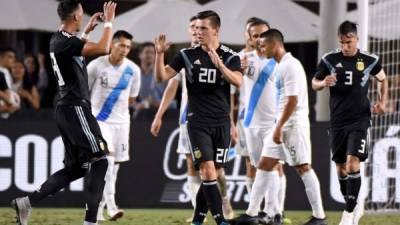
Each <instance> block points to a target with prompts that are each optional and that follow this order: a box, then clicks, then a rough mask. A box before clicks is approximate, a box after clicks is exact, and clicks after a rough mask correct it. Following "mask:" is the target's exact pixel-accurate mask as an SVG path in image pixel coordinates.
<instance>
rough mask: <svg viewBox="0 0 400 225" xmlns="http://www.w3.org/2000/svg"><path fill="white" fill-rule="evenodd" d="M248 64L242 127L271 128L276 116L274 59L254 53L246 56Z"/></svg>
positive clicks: (244, 84)
mask: <svg viewBox="0 0 400 225" xmlns="http://www.w3.org/2000/svg"><path fill="white" fill-rule="evenodd" d="M247 57H248V58H247V60H248V63H249V66H248V69H247V72H246V74H245V76H244V82H243V87H244V92H245V114H244V121H243V124H244V127H250V128H268V127H272V126H273V125H274V122H275V116H276V113H275V112H276V111H275V107H276V87H275V77H274V76H275V74H274V71H275V67H276V65H277V63H276V61H275V60H274V59H267V58H264V57H260V56H258V55H257V53H256V51H254V52H253V54H249V55H248V56H247Z"/></svg>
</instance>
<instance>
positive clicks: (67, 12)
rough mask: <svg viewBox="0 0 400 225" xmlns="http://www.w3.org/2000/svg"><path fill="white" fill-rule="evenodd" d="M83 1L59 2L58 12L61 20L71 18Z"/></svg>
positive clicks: (65, 0)
mask: <svg viewBox="0 0 400 225" xmlns="http://www.w3.org/2000/svg"><path fill="white" fill-rule="evenodd" d="M80 4H81V2H80V1H79V0H62V1H60V3H58V7H57V13H58V16H59V17H60V19H61V21H66V20H68V19H69V18H71V16H72V13H73V12H75V10H77V9H78V7H79V5H80Z"/></svg>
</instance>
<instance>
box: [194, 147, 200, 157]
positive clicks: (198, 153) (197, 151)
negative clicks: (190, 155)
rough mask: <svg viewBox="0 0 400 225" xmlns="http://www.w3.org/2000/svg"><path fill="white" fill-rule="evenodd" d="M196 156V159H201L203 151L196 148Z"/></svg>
mask: <svg viewBox="0 0 400 225" xmlns="http://www.w3.org/2000/svg"><path fill="white" fill-rule="evenodd" d="M194 157H195V158H196V159H200V158H201V151H200V150H199V149H196V150H195V151H194Z"/></svg>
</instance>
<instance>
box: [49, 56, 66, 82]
mask: <svg viewBox="0 0 400 225" xmlns="http://www.w3.org/2000/svg"><path fill="white" fill-rule="evenodd" d="M50 58H51V65H52V66H53V71H54V74H55V75H56V78H57V81H58V85H59V86H60V87H61V86H64V85H65V82H64V79H63V77H62V76H61V72H60V67H58V63H57V60H56V56H55V55H54V52H50Z"/></svg>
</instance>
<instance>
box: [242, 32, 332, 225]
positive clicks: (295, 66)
mask: <svg viewBox="0 0 400 225" xmlns="http://www.w3.org/2000/svg"><path fill="white" fill-rule="evenodd" d="M260 48H261V49H262V50H263V51H264V52H265V56H266V57H267V58H274V59H275V61H276V62H277V63H278V64H277V67H276V71H275V74H276V76H277V77H276V86H277V108H276V110H277V112H276V113H277V117H276V124H275V127H274V128H273V132H271V133H270V134H269V135H268V136H267V137H266V144H265V146H263V150H262V153H261V159H260V161H259V162H258V169H257V173H256V179H255V182H254V185H253V190H252V192H251V197H250V204H249V207H248V209H247V211H246V214H247V219H248V221H254V217H255V216H256V215H257V211H258V208H259V205H260V202H261V200H262V197H263V196H264V194H265V191H266V190H268V189H270V190H275V189H274V188H273V187H271V186H273V185H276V184H275V183H274V182H273V180H274V179H276V175H275V174H274V173H276V172H275V171H274V168H276V166H277V165H278V164H279V160H283V161H285V162H287V163H288V164H289V165H290V166H293V167H294V168H295V169H296V171H297V173H298V174H299V175H300V177H301V179H302V180H303V183H304V186H305V190H306V194H307V197H308V200H309V202H310V205H311V208H312V211H313V213H312V217H311V218H310V220H309V221H307V222H306V223H305V224H307V225H312V224H313V225H317V224H318V225H323V224H326V221H325V212H324V210H323V206H322V200H321V193H320V185H319V181H318V178H317V176H316V174H315V172H314V170H313V169H312V168H311V143H310V125H309V119H308V93H307V80H306V75H305V72H304V69H303V67H302V65H301V63H300V62H299V61H298V60H297V59H296V58H294V57H293V56H292V55H291V54H290V53H288V52H286V50H285V48H284V45H283V35H282V33H281V32H280V31H279V30H277V29H269V30H268V31H266V32H264V33H262V34H261V37H260ZM277 194H278V193H277V192H276V190H275V193H271V192H270V196H272V197H274V196H277ZM276 213H279V212H276ZM279 217H280V216H279V214H276V216H275V221H274V222H275V223H276V224H280V221H279Z"/></svg>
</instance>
